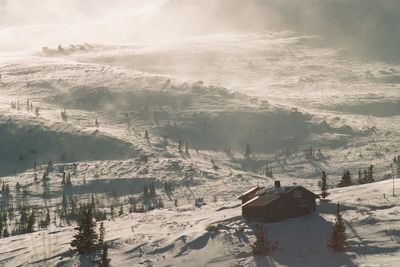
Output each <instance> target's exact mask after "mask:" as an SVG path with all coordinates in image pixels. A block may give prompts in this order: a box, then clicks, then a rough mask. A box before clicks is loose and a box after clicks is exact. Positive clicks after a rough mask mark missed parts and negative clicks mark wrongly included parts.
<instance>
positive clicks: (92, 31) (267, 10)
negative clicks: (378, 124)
mask: <svg viewBox="0 0 400 267" xmlns="http://www.w3.org/2000/svg"><path fill="white" fill-rule="evenodd" d="M399 12H400V4H399V3H398V1H396V0H382V1H374V0H350V1H348V0H324V1H318V0H304V1H296V0H283V1H281V0H249V1H240V0H204V1H199V0H169V1H168V0H149V1H143V0H133V1H128V0H116V1H109V0H100V1H90V0H85V1H78V0H72V1H61V0H43V1H39V0H31V1H25V0H2V1H0V27H1V28H0V50H3V51H4V50H20V49H27V48H38V47H40V46H45V45H56V44H58V43H68V42H70V43H73V42H84V41H86V42H95V43H103V44H121V43H124V44H129V43H132V42H135V41H136V42H138V41H150V42H160V41H163V40H166V39H171V38H179V37H184V36H186V37H187V36H198V35H209V34H215V33H221V32H254V31H263V30H293V31H297V32H299V33H302V34H312V35H319V36H322V37H324V38H325V43H326V44H329V45H336V46H340V47H342V48H346V49H347V48H351V49H352V50H353V51H355V52H358V53H360V54H361V55H362V56H365V57H379V58H382V59H390V60H394V59H397V58H398V56H397V53H396V51H397V49H398V47H399V43H400V30H399V27H397V25H399V23H400V17H399V16H398V14H399Z"/></svg>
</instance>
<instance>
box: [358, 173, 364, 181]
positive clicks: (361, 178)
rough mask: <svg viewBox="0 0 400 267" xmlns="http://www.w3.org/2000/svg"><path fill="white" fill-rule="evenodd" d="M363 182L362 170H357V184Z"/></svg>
mask: <svg viewBox="0 0 400 267" xmlns="http://www.w3.org/2000/svg"><path fill="white" fill-rule="evenodd" d="M363 183H364V180H363V177H362V171H361V170H358V184H363Z"/></svg>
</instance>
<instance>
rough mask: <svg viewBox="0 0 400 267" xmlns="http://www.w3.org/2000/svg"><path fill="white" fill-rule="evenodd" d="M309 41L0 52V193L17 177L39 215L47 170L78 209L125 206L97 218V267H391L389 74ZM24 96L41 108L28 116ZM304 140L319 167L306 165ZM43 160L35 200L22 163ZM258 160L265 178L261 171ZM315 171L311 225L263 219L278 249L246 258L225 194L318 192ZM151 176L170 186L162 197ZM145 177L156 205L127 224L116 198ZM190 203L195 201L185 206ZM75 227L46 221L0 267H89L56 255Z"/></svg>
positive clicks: (244, 239)
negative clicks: (341, 238)
mask: <svg viewBox="0 0 400 267" xmlns="http://www.w3.org/2000/svg"><path fill="white" fill-rule="evenodd" d="M315 40H316V37H314V36H297V35H295V34H294V33H293V32H260V33H257V34H217V35H212V36H204V37H199V38H187V39H184V40H179V41H170V42H168V43H167V44H163V45H161V44H154V45H150V44H143V45H142V44H141V45H136V46H121V47H115V46H101V45H93V46H94V49H93V50H91V51H86V52H77V53H73V54H70V55H55V56H54V55H53V56H48V55H47V56H46V55H44V54H43V53H42V52H41V51H34V52H32V51H28V52H23V53H18V54H13V55H12V56H10V55H6V54H4V55H1V57H0V74H1V75H2V76H1V80H0V160H1V162H0V175H2V176H3V177H2V178H1V180H2V181H5V182H7V183H9V184H10V186H11V189H12V195H15V194H16V193H15V184H16V183H17V182H19V184H21V185H23V186H29V194H28V198H29V203H30V205H31V206H32V207H36V208H39V207H41V208H42V207H48V208H50V209H51V210H52V212H54V211H56V210H57V209H58V206H59V203H60V201H61V197H62V193H63V189H62V187H61V173H60V172H59V171H58V170H59V168H61V167H63V166H70V165H71V164H72V163H77V164H78V165H77V166H78V167H77V171H76V173H75V174H74V175H73V178H72V180H73V187H72V189H71V192H70V193H73V195H74V196H77V197H78V198H79V199H80V201H81V202H85V201H89V200H90V197H91V192H92V191H93V192H94V194H95V198H96V203H97V205H98V206H99V207H100V208H102V209H104V210H109V208H110V206H111V205H114V206H115V208H116V211H118V210H119V206H120V205H121V204H123V205H124V206H123V207H124V215H122V216H116V218H114V219H108V220H106V221H105V223H104V225H105V228H106V241H107V243H108V244H109V246H110V249H109V257H110V258H111V264H112V266H398V262H400V252H399V249H400V244H399V240H400V239H399V233H400V228H399V214H400V210H399V208H398V203H399V198H398V196H397V195H396V196H392V187H393V183H394V189H395V192H397V193H398V192H399V190H400V188H399V187H400V186H399V181H398V179H397V178H396V179H394V180H393V181H392V180H391V179H389V180H387V178H391V177H392V170H391V168H390V163H391V161H392V158H393V156H394V155H397V154H400V149H399V140H400V134H399V123H398V122H399V116H400V108H399V107H400V104H399V103H400V99H399V92H400V91H399V85H398V83H399V82H400V79H399V77H400V76H399V75H400V70H399V68H398V66H396V65H393V64H388V63H370V62H363V61H360V60H357V59H354V58H348V57H345V56H344V55H343V54H342V51H337V50H334V49H331V48H326V47H321V46H318V45H315V44H314V41H315ZM198 80H201V81H198ZM27 99H29V101H31V102H32V103H33V106H34V107H40V115H39V116H38V117H37V118H36V116H35V115H34V114H33V113H32V112H28V111H27V110H26V108H25V103H26V101H27ZM12 101H14V102H17V101H18V102H19V103H20V110H16V109H11V108H10V103H11V102H12ZM64 108H66V111H67V114H68V120H67V121H66V122H63V121H62V120H61V116H60V112H61V111H62V110H63V109H64ZM127 118H129V119H127ZM95 119H97V120H98V121H99V124H100V125H99V129H98V130H97V129H96V127H95V124H94V121H95ZM128 120H129V121H130V125H129V127H128ZM146 130H147V131H148V133H149V136H150V138H149V140H146V139H145V138H144V135H145V131H146ZM163 136H168V142H169V144H168V147H167V150H164V143H163V142H164V141H163V140H164V139H163ZM179 139H182V140H184V141H185V142H188V143H189V155H186V154H185V153H180V152H178V148H177V146H178V145H177V142H178V140H179ZM247 143H249V144H250V145H251V147H252V153H251V156H250V158H247V159H246V158H244V156H243V151H244V147H245V145H246V144H247ZM310 145H312V146H314V147H315V148H321V151H322V153H323V155H324V156H323V157H321V158H319V159H315V160H309V159H305V157H304V153H303V149H306V148H308V147H309V146H310ZM226 146H227V147H229V148H231V152H230V153H224V147H226ZM196 149H197V150H198V152H197V151H196ZM143 155H147V156H148V158H149V161H148V162H147V163H144V162H143V161H141V160H140V157H141V156H143ZM50 159H51V160H53V162H54V164H55V166H56V168H55V171H53V172H51V173H50V182H49V189H50V191H51V194H50V197H48V198H45V199H44V198H42V193H43V189H42V187H41V185H38V184H35V183H34V182H33V176H34V172H35V171H34V170H33V169H32V166H33V164H34V162H36V163H37V164H38V170H37V173H38V174H39V177H41V174H42V172H43V171H42V170H43V169H44V165H45V164H46V163H47V161H48V160H50ZM211 160H213V161H214V162H215V165H216V166H217V167H216V168H214V167H213V163H211ZM267 163H268V164H270V166H272V167H273V171H274V178H269V177H265V176H263V175H260V173H261V172H262V171H263V170H264V168H265V165H266V164H267ZM370 164H374V166H375V178H376V180H378V181H377V182H375V183H372V184H366V185H354V186H351V187H346V188H340V189H334V188H333V187H335V185H336V184H337V182H338V180H339V178H340V176H341V175H342V174H343V171H344V170H350V171H352V174H353V178H355V177H356V174H357V172H358V170H359V169H365V168H367V167H368V166H369V165H370ZM322 170H325V171H326V172H327V174H328V182H329V184H330V186H331V187H332V188H330V189H329V192H330V196H329V201H327V202H319V203H318V207H317V211H316V212H315V213H313V214H310V215H307V216H303V217H299V218H294V219H289V220H285V221H282V222H277V223H270V224H265V228H266V229H268V237H269V238H270V240H272V241H275V240H276V241H278V242H279V245H280V246H279V249H278V250H277V251H274V252H273V253H272V255H270V256H268V257H253V256H252V254H251V248H250V245H251V243H252V242H253V241H254V240H255V237H254V233H253V230H252V229H253V228H254V225H252V224H247V223H246V222H245V221H244V220H243V219H242V217H241V208H240V202H239V201H238V200H236V197H237V196H239V195H240V194H241V193H243V192H245V191H247V190H248V189H250V188H251V187H253V186H255V185H263V186H272V184H273V181H274V180H277V179H279V180H280V181H281V184H282V185H294V184H297V185H303V186H305V187H307V188H308V189H310V190H312V191H314V192H316V193H318V192H319V188H318V185H317V182H318V179H319V177H320V175H321V172H322ZM165 181H169V182H173V183H174V185H175V190H174V191H173V193H172V195H171V194H170V195H168V194H166V193H165V192H164V190H163V184H164V182H165ZM150 182H154V183H155V185H156V188H157V192H158V194H159V195H160V196H161V197H162V198H163V200H164V204H165V208H163V209H157V210H153V211H150V212H147V213H130V214H129V213H128V205H127V202H128V199H129V197H131V196H136V197H137V196H139V195H140V194H141V193H142V190H143V186H144V184H146V183H150ZM113 191H116V192H118V193H117V196H116V197H112V196H111V193H112V192H113ZM199 197H202V198H204V200H205V202H206V205H204V206H201V207H200V208H198V207H195V206H194V201H195V199H196V198H199ZM174 199H178V207H175V206H174ZM11 201H12V203H14V204H16V202H17V199H16V198H13V199H12V200H11ZM337 202H340V203H341V204H342V215H343V218H344V220H345V222H346V228H347V234H348V238H349V239H348V240H349V246H348V249H347V250H346V252H345V253H333V252H330V251H329V250H328V248H327V246H326V243H327V238H328V237H329V235H330V231H331V225H332V223H333V222H334V212H335V208H336V203H337ZM98 225H99V223H98ZM210 226H215V227H216V229H217V230H216V232H210V231H209V229H211V227H210ZM74 227H75V225H71V226H68V225H66V224H65V223H63V222H56V223H52V224H51V226H50V227H49V229H47V230H40V231H37V232H34V233H31V234H25V235H19V236H12V237H9V238H1V239H0V264H1V265H4V266H94V263H93V257H94V258H96V257H99V255H90V256H79V255H78V254H77V253H76V252H75V251H74V250H73V249H72V248H71V247H70V245H69V242H70V241H71V239H72V236H73V234H74V232H75V231H74ZM207 229H208V230H207Z"/></svg>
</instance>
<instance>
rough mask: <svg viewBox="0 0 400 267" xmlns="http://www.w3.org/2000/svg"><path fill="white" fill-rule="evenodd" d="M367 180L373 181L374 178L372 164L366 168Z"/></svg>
mask: <svg viewBox="0 0 400 267" xmlns="http://www.w3.org/2000/svg"><path fill="white" fill-rule="evenodd" d="M367 182H368V183H373V182H375V179H374V165H372V164H371V165H370V166H369V167H368V170H367Z"/></svg>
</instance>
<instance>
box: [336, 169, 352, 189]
mask: <svg viewBox="0 0 400 267" xmlns="http://www.w3.org/2000/svg"><path fill="white" fill-rule="evenodd" d="M350 185H353V182H352V181H351V173H350V171H345V172H344V174H343V176H342V179H341V180H340V182H339V184H338V185H337V186H338V187H345V186H350Z"/></svg>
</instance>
